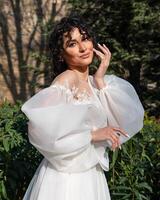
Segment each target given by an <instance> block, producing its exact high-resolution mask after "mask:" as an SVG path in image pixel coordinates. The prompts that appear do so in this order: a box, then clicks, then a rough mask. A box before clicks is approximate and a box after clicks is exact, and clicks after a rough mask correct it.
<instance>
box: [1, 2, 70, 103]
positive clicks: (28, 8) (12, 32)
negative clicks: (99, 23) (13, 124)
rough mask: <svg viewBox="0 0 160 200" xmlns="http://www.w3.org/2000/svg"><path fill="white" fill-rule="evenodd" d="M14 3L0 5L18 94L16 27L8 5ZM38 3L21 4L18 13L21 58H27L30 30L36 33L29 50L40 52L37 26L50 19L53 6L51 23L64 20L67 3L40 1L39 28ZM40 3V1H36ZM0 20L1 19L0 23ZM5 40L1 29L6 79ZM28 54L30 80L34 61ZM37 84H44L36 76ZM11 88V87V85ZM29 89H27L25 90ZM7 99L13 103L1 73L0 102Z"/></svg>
mask: <svg viewBox="0 0 160 200" xmlns="http://www.w3.org/2000/svg"><path fill="white" fill-rule="evenodd" d="M12 1H13V2H15V1H14V0H8V1H5V0H4V1H2V2H1V3H0V13H2V14H3V15H4V16H5V18H6V22H7V23H6V26H7V27H8V36H7V39H8V44H9V51H10V55H11V61H12V64H13V67H12V70H13V72H14V75H15V78H16V81H15V83H16V88H17V92H19V90H20V83H19V76H20V73H19V68H18V57H17V52H16V45H15V43H16V37H17V34H16V26H15V17H14V12H13V8H12V5H11V2H12ZM36 1H38V0H34V1H33V0H20V9H21V28H22V43H23V49H22V51H23V55H24V58H26V57H27V54H28V51H27V46H28V42H29V40H30V38H31V35H32V34H33V29H36V31H35V34H34V39H33V40H32V43H31V48H32V49H34V50H36V49H37V50H38V49H39V42H40V37H41V29H40V26H41V25H44V24H45V23H46V22H47V21H48V20H49V18H50V17H51V10H52V8H53V5H54V6H55V11H56V13H54V14H55V17H53V20H54V21H55V20H59V19H60V18H61V17H63V16H64V15H65V14H66V12H67V1H63V0H42V6H41V8H42V11H43V20H42V21H41V24H38V25H37V23H38V20H39V19H38V16H37V13H36V9H37V5H36V4H35V2H36ZM39 2H40V1H39ZM1 20H2V19H1ZM2 23H3V26H4V24H5V22H4V20H2ZM4 45H5V44H4V40H3V35H2V32H1V28H0V64H1V65H2V66H3V73H5V77H6V78H7V77H8V80H9V77H10V74H9V65H8V62H7V56H6V51H5V48H4ZM30 53H31V52H29V58H28V61H27V65H28V66H31V68H30V69H29V71H28V73H29V78H30V77H31V76H32V73H33V71H34V70H35V69H33V67H34V66H35V62H36V61H35V60H34V59H33V56H31V55H30ZM40 69H43V66H40ZM37 80H38V81H39V82H41V83H42V82H43V75H39V77H38V78H37ZM10 85H12V83H11V82H10ZM27 89H28V88H27ZM4 99H8V100H9V101H11V102H13V98H12V95H11V92H10V89H9V88H8V86H7V84H6V81H5V79H4V76H3V75H2V71H0V101H2V100H4Z"/></svg>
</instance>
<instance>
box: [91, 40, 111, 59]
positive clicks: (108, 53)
mask: <svg viewBox="0 0 160 200" xmlns="http://www.w3.org/2000/svg"><path fill="white" fill-rule="evenodd" d="M98 47H99V48H100V49H101V51H102V52H103V53H102V52H100V51H98V50H97V49H95V48H93V51H94V52H95V53H96V54H97V55H98V56H99V57H100V58H101V59H103V58H104V57H105V56H107V57H111V52H110V51H109V49H108V48H107V47H106V45H105V44H103V46H102V45H100V44H99V43H98Z"/></svg>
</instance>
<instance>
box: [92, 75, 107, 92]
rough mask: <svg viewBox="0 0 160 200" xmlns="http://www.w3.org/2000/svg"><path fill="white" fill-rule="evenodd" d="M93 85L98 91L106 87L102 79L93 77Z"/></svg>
mask: <svg viewBox="0 0 160 200" xmlns="http://www.w3.org/2000/svg"><path fill="white" fill-rule="evenodd" d="M94 83H95V85H96V87H97V88H98V89H99V90H100V89H102V88H104V87H105V86H106V83H105V81H104V79H103V78H96V77H94Z"/></svg>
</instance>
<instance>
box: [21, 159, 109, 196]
mask: <svg viewBox="0 0 160 200" xmlns="http://www.w3.org/2000/svg"><path fill="white" fill-rule="evenodd" d="M45 199H46V200H110V193H109V189H108V184H107V181H106V177H105V174H104V171H103V169H102V168H101V166H100V165H99V164H97V165H96V166H94V167H93V168H91V169H89V170H87V171H85V172H80V173H64V172H59V171H56V170H55V169H53V167H52V166H51V165H50V164H49V163H48V162H47V161H46V160H45V159H44V160H43V161H42V163H41V164H40V166H39V168H38V169H37V171H36V173H35V175H34V177H33V179H32V181H31V182H30V185H29V187H28V189H27V191H26V194H25V196H24V198H23V200H45Z"/></svg>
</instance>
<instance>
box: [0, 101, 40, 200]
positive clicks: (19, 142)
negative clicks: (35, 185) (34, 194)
mask: <svg viewBox="0 0 160 200" xmlns="http://www.w3.org/2000/svg"><path fill="white" fill-rule="evenodd" d="M20 107H21V102H17V104H16V105H11V104H10V103H8V102H4V103H3V105H2V106H1V108H0V141H1V142H0V200H1V199H11V200H14V199H15V200H18V199H22V196H23V194H24V191H25V190H26V188H27V186H28V183H29V181H30V179H31V177H32V176H33V173H34V171H35V169H36V168H37V165H38V164H39V162H40V154H39V153H38V152H37V151H36V150H35V149H34V147H33V146H32V145H31V144H30V143H29V141H28V137H27V118H26V117H25V115H24V114H23V113H22V112H21V110H20Z"/></svg>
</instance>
